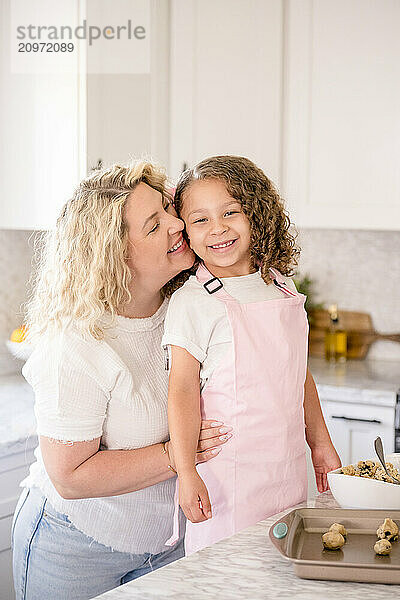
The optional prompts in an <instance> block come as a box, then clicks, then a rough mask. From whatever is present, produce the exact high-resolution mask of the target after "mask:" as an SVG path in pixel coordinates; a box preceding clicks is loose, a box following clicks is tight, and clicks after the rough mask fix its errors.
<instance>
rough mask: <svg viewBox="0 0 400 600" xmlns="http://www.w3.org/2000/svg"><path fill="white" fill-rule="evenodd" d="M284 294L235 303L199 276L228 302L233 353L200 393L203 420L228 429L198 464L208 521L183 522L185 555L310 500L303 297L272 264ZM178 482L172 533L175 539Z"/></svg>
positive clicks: (202, 274)
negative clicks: (217, 449)
mask: <svg viewBox="0 0 400 600" xmlns="http://www.w3.org/2000/svg"><path fill="white" fill-rule="evenodd" d="M270 273H271V275H272V277H273V279H274V284H275V285H276V286H277V288H278V289H279V290H280V291H281V292H282V294H283V297H282V298H279V299H276V300H266V301H262V302H253V303H249V304H240V303H239V302H237V301H236V300H235V299H234V298H233V297H232V296H230V295H229V294H228V293H227V292H226V291H225V290H224V288H223V284H222V282H221V281H220V280H219V279H218V278H215V277H213V276H212V275H211V274H210V272H209V271H208V270H207V269H206V268H205V266H204V265H200V266H199V268H198V270H197V273H196V276H197V279H198V281H200V282H201V283H202V284H203V285H204V287H205V289H206V290H207V291H208V292H209V293H212V294H215V296H216V297H217V298H218V299H220V300H221V301H222V302H224V304H225V308H226V312H227V316H228V319H229V323H230V326H231V329H232V333H233V344H232V351H231V353H230V356H226V357H225V360H224V361H223V364H221V365H220V366H219V367H218V368H217V369H216V370H215V371H214V372H213V374H212V376H211V378H210V380H209V381H208V382H207V384H206V386H205V388H204V390H203V392H202V395H201V415H202V418H203V419H210V418H212V419H216V420H219V421H223V422H224V423H225V424H226V425H230V426H231V427H233V432H232V433H233V437H232V438H231V439H230V440H229V441H228V442H227V443H226V444H225V445H224V446H223V447H222V450H221V452H220V454H219V455H218V456H216V457H215V458H213V459H212V460H210V461H209V462H206V463H201V464H199V465H197V471H198V473H199V475H200V476H201V477H202V479H203V481H204V483H205V484H206V486H207V489H208V494H209V497H210V500H211V506H212V514H213V516H212V518H211V519H209V520H207V521H203V522H202V523H191V522H190V521H187V524H186V535H185V552H186V555H189V554H192V553H193V552H196V551H197V550H200V549H202V548H204V547H206V546H209V545H210V544H213V543H215V542H218V541H219V540H221V539H224V538H227V537H230V536H231V535H233V534H234V533H237V532H238V531H240V530H241V529H244V528H245V527H249V526H250V525H254V524H256V523H257V522H258V521H261V520H263V519H266V518H267V517H269V516H270V515H272V514H275V513H278V512H281V511H283V510H285V509H286V508H288V507H291V506H293V505H294V504H297V503H299V502H302V501H303V500H305V499H306V497H307V468H306V454H305V425H304V411H303V399H304V382H305V378H306V371H307V351H308V347H307V340H308V321H307V315H306V312H305V310H304V302H305V299H306V297H305V296H304V295H303V294H299V293H295V292H293V291H292V290H290V289H288V287H287V286H286V284H285V282H284V280H283V278H282V276H281V274H280V273H279V272H278V271H276V270H275V269H270ZM178 511H179V504H178V485H177V489H176V493H175V515H174V531H173V535H172V537H171V538H170V539H169V540H168V541H167V545H172V544H174V543H175V542H176V541H177V540H178V537H179V535H178V534H179V525H178Z"/></svg>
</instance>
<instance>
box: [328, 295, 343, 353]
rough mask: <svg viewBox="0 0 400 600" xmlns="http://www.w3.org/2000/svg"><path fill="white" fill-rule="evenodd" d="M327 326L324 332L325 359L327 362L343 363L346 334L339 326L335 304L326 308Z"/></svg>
mask: <svg viewBox="0 0 400 600" xmlns="http://www.w3.org/2000/svg"><path fill="white" fill-rule="evenodd" d="M328 313H329V326H328V327H327V329H326V332H325V358H326V360H328V361H337V362H344V361H345V360H346V358H347V333H346V331H345V330H344V329H341V328H340V326H339V316H338V309H337V304H331V306H329V308H328Z"/></svg>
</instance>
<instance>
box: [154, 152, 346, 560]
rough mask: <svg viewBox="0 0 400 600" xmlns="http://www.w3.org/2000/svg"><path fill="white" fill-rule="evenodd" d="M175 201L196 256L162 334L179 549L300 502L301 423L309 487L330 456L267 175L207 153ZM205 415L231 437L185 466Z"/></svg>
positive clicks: (290, 252) (290, 246)
mask: <svg viewBox="0 0 400 600" xmlns="http://www.w3.org/2000/svg"><path fill="white" fill-rule="evenodd" d="M175 207H176V210H177V212H178V215H179V216H180V217H181V218H183V220H184V222H185V225H186V232H187V236H188V239H189V242H190V246H191V248H192V249H193V250H194V252H195V253H196V255H197V257H198V258H199V261H198V267H197V271H196V274H195V275H194V276H191V277H190V278H189V279H188V280H187V281H186V283H185V284H184V285H183V287H181V288H180V289H179V290H178V291H177V292H175V293H174V294H173V296H172V299H171V301H170V304H169V307H168V313H167V317H166V320H165V331H164V336H163V341H162V344H163V345H164V347H166V348H167V350H168V349H169V350H170V358H171V372H170V378H169V396H168V418H169V428H170V437H171V443H172V447H173V451H174V457H175V464H176V470H177V474H178V483H179V504H180V505H181V507H182V509H183V511H184V513H185V515H186V516H187V518H188V519H189V522H188V523H187V529H186V536H185V549H186V554H190V553H192V552H195V551H197V550H199V549H201V548H203V547H205V546H207V545H209V544H212V543H214V542H216V541H218V540H220V539H222V538H225V537H229V536H231V535H233V534H234V533H236V532H237V531H239V530H241V529H243V528H245V527H248V526H249V525H253V524H255V523H257V522H258V521H260V520H262V519H265V518H266V517H268V516H269V515H271V514H274V513H278V512H280V511H282V510H284V509H286V508H288V507H290V506H293V505H295V504H297V503H299V502H302V501H303V500H305V499H306V495H307V470H306V454H305V423H306V425H307V441H308V443H309V445H310V447H311V450H312V458H313V463H314V468H315V472H316V479H317V484H318V488H319V490H320V491H324V489H327V484H326V472H327V471H329V470H331V469H334V468H337V467H338V466H340V460H339V457H338V455H337V454H336V451H335V449H334V448H333V446H332V442H331V440H330V437H329V434H328V432H327V429H326V426H325V423H324V420H323V417H322V413H321V409H320V405H319V400H318V396H317V393H316V389H315V384H314V382H313V380H312V377H311V375H310V374H309V373H308V371H307V338H308V322H307V316H306V312H305V310H304V301H305V296H303V295H302V294H299V293H298V292H297V290H296V288H295V285H294V284H293V282H292V280H291V279H290V277H289V275H290V274H291V273H292V271H293V267H294V266H295V265H296V264H297V261H296V258H297V256H298V254H299V251H298V250H297V249H296V247H295V244H294V238H293V236H292V235H291V234H290V232H289V227H290V221H289V218H288V217H287V215H286V213H285V210H284V206H283V203H282V201H281V199H280V197H279V195H278V193H277V192H276V191H275V189H274V187H273V185H272V183H271V182H270V181H269V179H268V178H267V177H266V176H265V174H264V173H263V172H262V171H261V170H260V169H259V168H258V167H256V166H255V165H254V164H253V163H252V162H251V161H250V160H248V159H246V158H241V157H235V156H217V157H213V158H209V159H206V160H204V161H202V162H201V163H199V164H198V165H197V166H196V167H195V168H194V169H191V170H189V171H186V172H185V173H183V175H182V176H181V178H180V181H179V182H178V186H177V189H176V194H175ZM303 402H304V407H303ZM207 415H213V416H214V417H216V418H217V419H218V420H220V421H223V422H224V423H227V424H229V425H230V427H229V428H227V427H225V428H224V429H223V431H222V433H223V434H225V435H228V436H233V437H232V439H231V440H230V442H229V444H227V445H226V446H225V447H224V448H223V450H222V451H221V453H220V454H219V455H218V456H217V457H216V458H215V459H214V460H213V461H211V462H210V463H205V464H203V465H198V467H197V469H196V466H195V452H196V440H197V439H198V433H199V427H200V422H201V418H207ZM228 430H229V432H228ZM230 432H232V433H230ZM177 489H178V488H177ZM177 501H178V494H176V503H177ZM177 508H178V505H177V504H176V509H177ZM177 515H178V510H176V514H175V517H176V518H175V524H176V526H175V531H174V535H173V536H172V538H171V539H170V540H169V541H168V542H167V543H169V544H173V543H174V541H175V539H178V536H177V534H178V531H177V529H178V527H177V523H178V520H177Z"/></svg>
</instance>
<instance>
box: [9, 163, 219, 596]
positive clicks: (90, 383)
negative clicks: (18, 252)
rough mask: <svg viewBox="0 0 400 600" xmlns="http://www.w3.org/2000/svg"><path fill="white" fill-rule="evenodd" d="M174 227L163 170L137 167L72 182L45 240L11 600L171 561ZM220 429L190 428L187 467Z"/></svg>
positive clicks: (183, 248)
mask: <svg viewBox="0 0 400 600" xmlns="http://www.w3.org/2000/svg"><path fill="white" fill-rule="evenodd" d="M182 230H183V222H182V221H181V220H179V219H178V218H177V217H176V213H175V210H174V208H173V206H172V205H171V197H170V195H169V193H168V192H167V190H166V177H165V175H164V173H163V172H162V171H161V170H160V169H159V168H158V167H156V166H154V165H152V164H151V163H149V162H145V161H139V162H136V163H133V164H131V165H129V166H117V165H114V166H112V167H110V168H109V169H105V170H102V171H96V172H95V173H93V174H92V175H91V176H89V177H88V178H87V179H85V180H83V181H82V183H81V184H80V185H79V187H78V188H77V190H76V191H75V194H74V196H73V198H72V199H71V200H70V201H69V202H67V204H66V205H65V206H64V208H63V210H62V214H61V215H60V217H59V219H58V221H57V226H56V229H55V232H54V233H51V234H49V236H48V239H47V241H46V244H45V247H44V249H45V252H43V254H42V260H41V263H40V267H39V271H38V280H37V285H36V286H35V291H34V295H33V297H32V299H31V301H30V303H29V304H28V320H27V324H28V326H29V331H30V339H31V341H32V344H33V345H34V351H33V353H32V355H31V357H30V358H29V360H28V361H27V363H26V364H25V366H24V369H23V374H24V376H25V378H26V379H27V381H28V382H29V383H30V384H31V385H32V387H33V389H34V391H35V412H36V418H37V424H38V435H39V440H40V446H39V448H38V449H37V453H36V458H37V461H36V462H35V463H34V464H33V465H32V467H31V471H30V475H29V477H28V478H27V479H26V480H25V481H24V482H23V483H22V485H23V487H24V491H23V493H22V495H21V498H20V501H19V503H18V506H17V509H16V512H15V517H14V524H13V533H12V535H13V550H14V558H13V568H14V583H15V589H16V598H17V600H22V599H24V600H25V599H26V600H36V599H39V598H40V599H43V598H57V600H63V599H67V598H68V599H71V598H74V600H78V599H87V598H93V597H94V596H97V595H98V594H101V593H102V592H105V591H107V590H109V589H112V588H114V587H116V586H118V585H120V584H122V583H126V582H127V581H130V580H132V579H135V578H137V577H139V576H140V575H143V574H145V573H147V572H148V571H150V570H154V569H156V568H159V567H161V566H163V565H165V564H168V563H169V562H171V561H173V560H176V559H177V558H180V557H182V556H183V534H182V538H181V539H180V540H179V542H178V543H177V544H176V545H175V546H173V547H172V548H171V547H168V546H166V545H165V541H166V540H167V539H168V538H169V537H170V535H171V533H172V525H173V523H172V517H173V510H174V504H173V499H174V498H173V496H174V489H175V472H174V457H173V455H172V448H170V446H169V442H168V423H167V387H168V377H167V371H166V370H165V367H164V364H163V356H162V351H161V345H160V344H161V336H162V332H163V321H164V316H165V312H166V308H167V303H168V299H167V297H168V295H169V294H170V293H171V292H172V290H173V289H174V288H176V287H178V286H179V285H180V283H181V282H180V280H179V277H178V278H177V277H176V276H177V275H179V273H181V272H182V271H183V270H185V269H188V268H190V267H191V266H192V264H193V261H194V257H193V254H192V252H191V251H190V249H189V248H188V246H187V245H186V242H185V241H184V239H183V237H182ZM181 278H182V276H181ZM221 425H223V424H222V423H219V424H218V423H217V424H215V423H212V422H211V421H207V422H203V423H202V429H201V432H200V438H199V443H198V453H197V460H198V461H199V462H202V461H205V460H209V459H210V458H212V457H213V456H214V455H215V454H217V453H218V452H219V451H220V450H221V448H219V447H218V446H220V445H221V444H223V443H224V442H225V441H226V438H227V436H226V435H225V439H221V433H223V434H224V433H226V429H227V428H221ZM222 437H224V436H222ZM180 518H181V521H182V525H183V531H184V517H183V514H182V513H181V515H180Z"/></svg>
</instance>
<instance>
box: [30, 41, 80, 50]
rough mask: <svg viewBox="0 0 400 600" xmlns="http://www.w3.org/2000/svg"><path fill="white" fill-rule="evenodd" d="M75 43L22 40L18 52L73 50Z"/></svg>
mask: <svg viewBox="0 0 400 600" xmlns="http://www.w3.org/2000/svg"><path fill="white" fill-rule="evenodd" d="M74 48H75V46H74V44H73V43H72V42H69V43H66V42H62V43H61V44H60V43H58V42H55V43H53V42H32V43H31V42H20V43H19V44H18V52H73V51H74Z"/></svg>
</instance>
